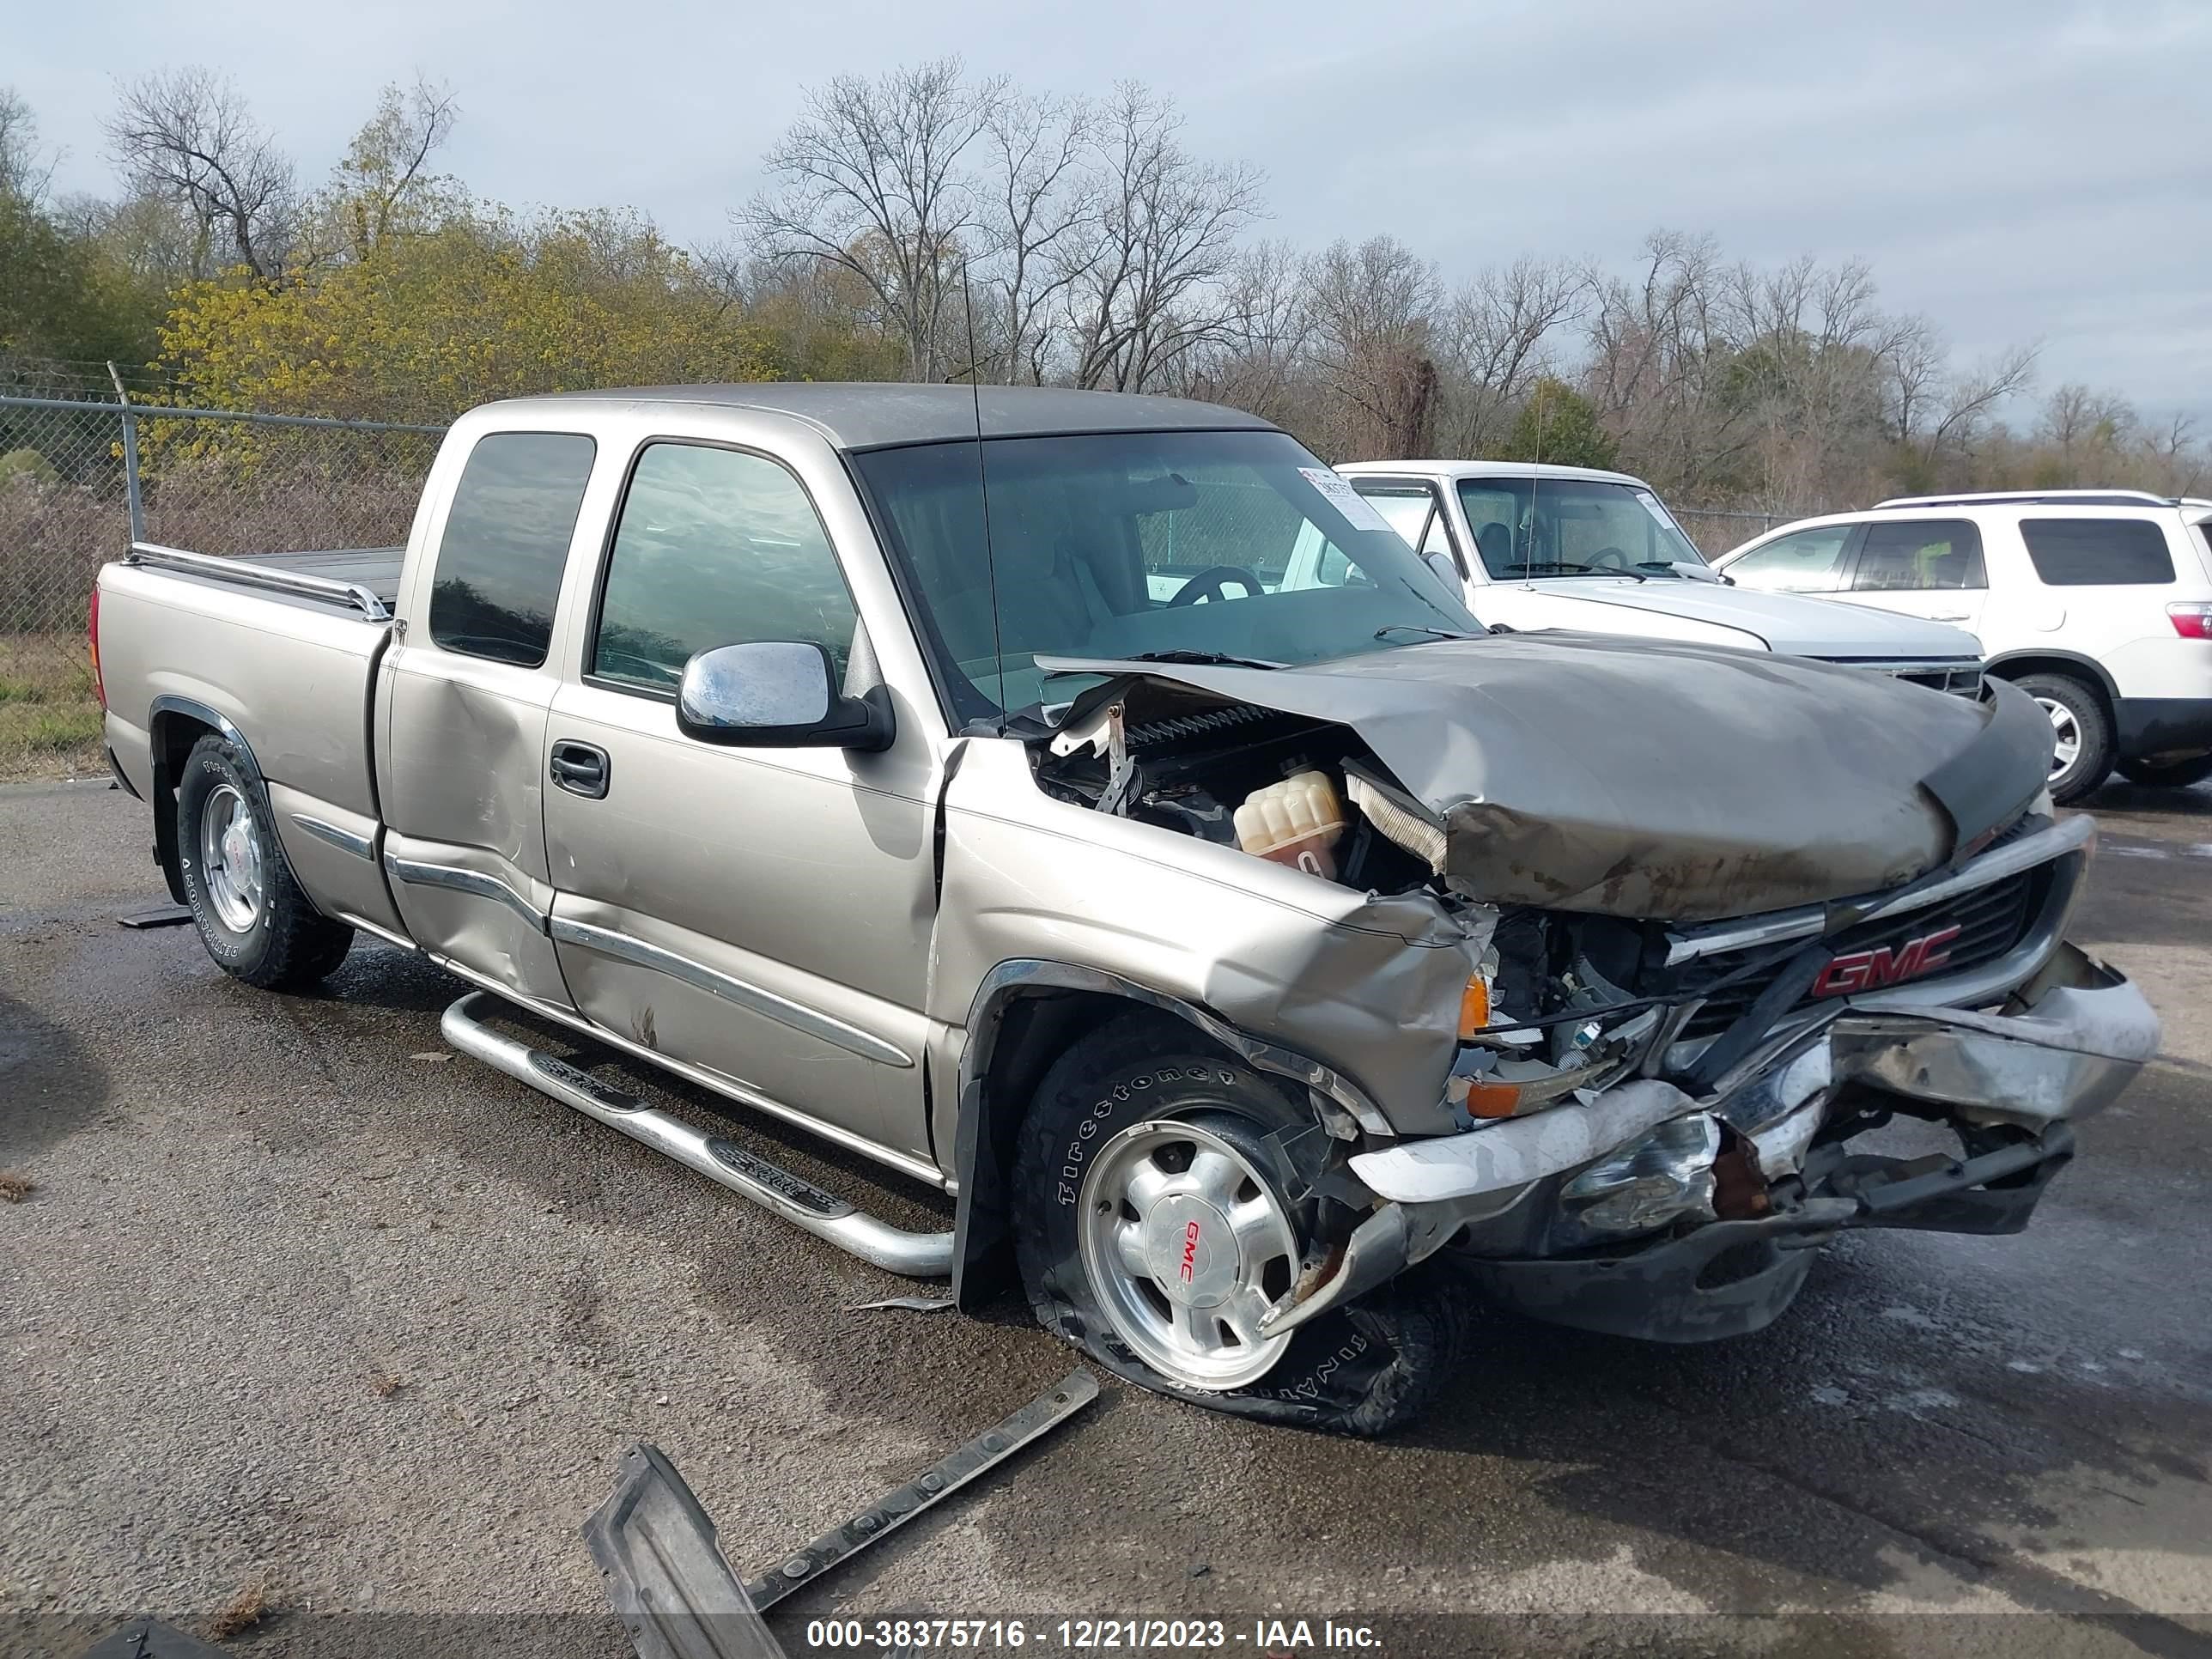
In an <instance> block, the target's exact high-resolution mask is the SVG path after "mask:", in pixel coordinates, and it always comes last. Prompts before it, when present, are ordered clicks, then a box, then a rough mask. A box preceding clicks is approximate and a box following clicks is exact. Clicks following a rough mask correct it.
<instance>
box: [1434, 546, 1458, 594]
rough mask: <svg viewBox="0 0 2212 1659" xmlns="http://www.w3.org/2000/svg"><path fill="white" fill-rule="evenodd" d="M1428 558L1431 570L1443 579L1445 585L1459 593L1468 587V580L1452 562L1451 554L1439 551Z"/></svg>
mask: <svg viewBox="0 0 2212 1659" xmlns="http://www.w3.org/2000/svg"><path fill="white" fill-rule="evenodd" d="M1428 561H1429V568H1430V569H1431V570H1433V571H1435V572H1436V573H1437V575H1438V576H1439V577H1441V578H1443V585H1444V586H1446V587H1449V589H1451V591H1452V592H1455V593H1456V592H1459V591H1460V589H1461V588H1462V587H1463V586H1465V585H1466V581H1467V579H1466V578H1465V577H1464V576H1462V575H1461V574H1459V567H1458V566H1457V565H1455V564H1454V563H1453V562H1452V556H1451V555H1450V554H1449V553H1446V552H1443V551H1442V550H1439V551H1437V552H1434V553H1431V554H1429V555H1428Z"/></svg>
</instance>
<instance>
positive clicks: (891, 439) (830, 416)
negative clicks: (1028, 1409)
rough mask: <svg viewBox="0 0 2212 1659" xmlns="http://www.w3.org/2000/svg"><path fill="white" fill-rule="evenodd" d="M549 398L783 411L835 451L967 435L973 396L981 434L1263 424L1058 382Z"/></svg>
mask: <svg viewBox="0 0 2212 1659" xmlns="http://www.w3.org/2000/svg"><path fill="white" fill-rule="evenodd" d="M553 395H554V397H555V398H575V399H590V400H593V401H600V402H610V403H635V402H648V401H650V402H662V403H687V404H714V405H716V406H718V407H720V408H726V409H749V410H761V411H763V412H765V413H769V414H777V415H788V416H793V418H794V419H798V420H802V421H805V422H807V423H808V424H810V425H811V426H813V427H814V428H817V430H819V431H820V432H821V433H822V434H823V435H824V436H826V437H827V438H828V439H829V441H831V442H832V443H834V444H836V446H837V447H839V448H841V449H873V448H878V447H883V446H884V445H887V444H916V443H935V442H942V441H945V440H946V439H950V438H968V437H973V436H974V435H975V422H976V413H977V404H978V403H979V402H980V404H981V414H982V425H983V435H984V436H986V437H987V438H1017V437H1033V436H1039V435H1044V434H1047V433H1054V432H1142V431H1174V430H1177V429H1188V428H1223V427H1237V428H1256V429H1261V430H1266V429H1268V428H1269V427H1270V422H1266V421H1263V420H1261V419H1260V418H1259V417H1258V416H1254V415H1247V414H1245V413H1244V412H1243V410H1236V409H1228V408H1225V407H1224V406H1223V405H1221V404H1201V403H1194V402H1192V401H1190V400H1189V399H1188V398H1150V397H1134V396H1131V395H1128V394H1126V393H1123V392H1068V391H1063V390H1061V389H1060V387H1057V386H984V387H981V389H980V392H979V391H978V390H977V389H975V388H970V387H969V386H921V385H911V384H902V383H899V382H896V381H887V382H881V383H874V384H871V383H868V382H865V381H826V380H767V381H752V382H744V381H740V382H735V383H732V384H727V385H715V386H623V387H617V388H613V389H610V390H608V391H605V392H557V393H555V394H553Z"/></svg>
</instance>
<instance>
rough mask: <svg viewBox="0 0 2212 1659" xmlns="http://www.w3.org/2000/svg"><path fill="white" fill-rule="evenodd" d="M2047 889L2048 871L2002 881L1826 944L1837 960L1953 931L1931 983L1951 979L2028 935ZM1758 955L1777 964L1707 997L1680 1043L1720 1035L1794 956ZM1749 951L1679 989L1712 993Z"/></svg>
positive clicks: (1709, 967)
mask: <svg viewBox="0 0 2212 1659" xmlns="http://www.w3.org/2000/svg"><path fill="white" fill-rule="evenodd" d="M2050 882H2051V866H2049V865H2041V866H2037V867H2036V868H2035V869H2033V870H2027V871H2023V872H2021V873H2020V874H2019V875H2016V876H2008V877H2006V878H2004V879H2003V880H2002V881H1994V882H1991V883H1990V884H1989V885H1988V886H1986V887H1978V888H1976V889H1975V890H1973V891H1972V892H1971V893H1966V894H1962V895H1961V896H1959V897H1957V898H1954V899H1953V900H1951V901H1949V902H1948V903H1944V904H1936V905H1930V906H1929V908H1926V909H1924V910H1915V911H1912V912H1911V913H1910V914H1909V915H1903V916H1885V917H1883V918H1882V919H1881V920H1880V921H1869V922H1862V923H1861V924H1860V925H1859V926H1858V927H1850V928H1846V929H1844V932H1842V933H1838V934H1837V935H1836V936H1835V938H1834V939H1832V941H1831V943H1832V944H1833V945H1835V947H1836V951H1837V953H1838V955H1843V954H1845V953H1848V952H1850V951H1872V950H1878V949H1880V948H1881V946H1883V945H1890V946H1892V947H1895V946H1899V945H1903V944H1905V941H1907V940H1908V939H1918V938H1919V937H1921V935H1923V933H1933V932H1935V931H1936V929H1937V928H1939V927H1952V926H1954V925H1955V926H1956V927H1958V929H1959V937H1958V938H1957V939H1955V940H1954V941H1953V942H1952V945H1951V947H1950V955H1949V957H1948V960H1947V961H1946V962H1945V963H1944V965H1943V966H1942V968H1940V969H1937V970H1936V975H1942V974H1948V973H1956V972H1959V971H1960V970H1962V969H1968V968H1978V967H1980V966H1981V965H1982V964H1983V963H1990V962H1995V961H1996V959H1997V958H1998V957H2002V955H2004V954H2005V952H2006V951H2009V950H2011V949H2012V947H2013V946H2014V945H2017V944H2019V943H2020V941H2021V935H2023V934H2024V933H2027V927H2028V923H2029V921H2031V920H2032V919H2033V917H2034V915H2036V913H2037V911H2038V910H2039V909H2040V908H2042V901H2043V896H2044V894H2045V891H2046V890H2048V888H2049V885H2050ZM1758 949H1759V951H1776V952H1777V955H1778V959H1777V960H1775V961H1773V962H1772V963H1770V964H1769V965H1768V966H1766V967H1765V968H1762V969H1759V972H1757V973H1755V974H1750V975H1746V976H1745V977H1744V978H1742V979H1741V980H1738V981H1735V983H1734V984H1731V985H1729V986H1728V987H1726V988H1725V989H1723V990H1719V991H1716V992H1714V993H1713V994H1712V997H1711V1000H1709V1001H1707V1002H1706V1004H1705V1006H1704V1007H1702V1008H1700V1009H1699V1010H1698V1012H1697V1014H1696V1015H1695V1017H1694V1018H1692V1019H1691V1021H1690V1023H1689V1024H1687V1025H1686V1026H1684V1027H1683V1028H1682V1036H1684V1037H1685V1038H1692V1037H1705V1036H1714V1035H1715V1034H1717V1033H1718V1032H1721V1031H1723V1030H1727V1029H1728V1028H1729V1026H1730V1025H1733V1024H1735V1022H1736V1020H1737V1019H1738V1018H1741V1016H1742V1014H1743V1012H1744V1011H1745V1010H1746V1009H1747V1008H1749V1007H1750V1006H1751V1005H1752V1004H1753V1002H1754V1001H1756V1000H1758V998H1759V993H1760V992H1762V991H1764V990H1765V989H1766V987H1768V986H1769V985H1771V984H1772V983H1773V982H1774V980H1775V976H1776V975H1778V974H1779V973H1781V971H1782V969H1783V965H1784V963H1786V962H1788V960H1789V959H1790V956H1791V955H1792V954H1793V953H1792V952H1791V951H1790V950H1787V949H1783V948H1780V947H1777V946H1774V945H1762V946H1759V947H1758ZM1751 954H1753V953H1752V952H1748V951H1729V952H1727V953H1726V954H1724V955H1720V956H1716V957H1711V958H1709V959H1708V960H1706V961H1705V962H1701V963H1699V964H1698V966H1697V977H1696V979H1695V980H1694V981H1690V982H1687V983H1686V984H1685V986H1684V987H1683V988H1684V989H1685V990H1686V991H1687V992H1690V993H1691V994H1695V990H1696V987H1698V986H1699V985H1711V984H1712V983H1713V982H1714V981H1717V980H1719V979H1723V978H1724V977H1726V976H1727V975H1729V973H1730V972H1731V971H1733V970H1735V969H1738V968H1740V967H1741V966H1742V964H1743V962H1744V960H1745V958H1746V957H1747V956H1748V955H1751ZM1936 975H1930V977H1935V976H1936ZM1816 1000H1825V999H1816V998H1814V997H1809V996H1808V997H1805V998H1803V999H1802V1000H1800V1001H1799V1002H1798V1004H1797V1005H1796V1006H1798V1007H1801V1008H1802V1007H1805V1006H1808V1005H1809V1004H1811V1003H1813V1002H1814V1001H1816Z"/></svg>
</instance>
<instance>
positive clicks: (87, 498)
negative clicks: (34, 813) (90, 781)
mask: <svg viewBox="0 0 2212 1659" xmlns="http://www.w3.org/2000/svg"><path fill="white" fill-rule="evenodd" d="M442 430H443V428H440V427H435V426H400V425H392V424H388V423H384V422H371V421H333V420H320V419H310V418H307V417H304V416H283V415H261V414H244V413H239V412H236V411H233V410H206V409H179V408H174V407H170V406H167V405H165V404H137V403H132V404H122V403H117V402H98V401H94V400H91V399H87V398H66V397H38V396H20V395H8V394H6V393H0V777H10V776H25V775H33V774H39V773H52V772H58V771H69V770H79V769H88V768H94V767H97V765H98V764H99V759H100V747H99V735H100V718H99V706H98V703H97V702H96V701H95V699H94V695H93V690H92V671H91V662H90V659H89V656H88V653H87V651H86V647H85V623H86V612H87V609H88V603H89V600H90V597H91V593H92V582H93V577H94V574H95V573H96V572H97V571H98V570H99V568H100V566H101V565H102V564H104V563H106V562H108V561H109V560H111V559H113V558H117V557H119V556H121V555H122V553H123V552H124V550H125V548H126V547H127V546H128V545H129V544H130V543H131V541H132V540H133V539H137V540H142V541H152V542H161V543H165V544H168V545H171V546H175V547H188V548H191V549H192V550H195V551H197V552H206V553H245V552H267V551H274V550H286V551H308V550H328V549H333V548H342V547H380V546H389V545H392V544H397V543H399V542H401V541H404V539H405V538H406V535H407V526H408V524H409V521H410V520H411V519H412V518H413V517H414V513H415V503H416V498H417V496H418V495H419V494H420V492H421V489H422V478H423V476H424V474H425V473H427V472H428V471H429V467H430V461H431V458H432V457H433V456H434V455H435V453H436V451H437V447H438V440H439V437H440V435H441V432H442Z"/></svg>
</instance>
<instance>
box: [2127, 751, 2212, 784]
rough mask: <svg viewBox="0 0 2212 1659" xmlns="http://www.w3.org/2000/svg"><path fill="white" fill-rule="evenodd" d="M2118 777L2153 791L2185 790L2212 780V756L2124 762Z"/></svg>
mask: <svg viewBox="0 0 2212 1659" xmlns="http://www.w3.org/2000/svg"><path fill="white" fill-rule="evenodd" d="M2120 775H2121V776H2122V777H2124V778H2125V779H2126V780H2127V781H2129V782H2130V783H2141V784H2147V785H2148V786H2149V787H2152V788H2154V789H2186V788H2187V787H2189V786H2190V785H2191V784H2192V783H2202V782H2203V781H2204V780H2205V779H2207V778H2212V755H2199V756H2197V757H2196V758H2195V759H2194V760H2181V761H2126V760H2124V761H2122V762H2121V763H2120Z"/></svg>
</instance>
